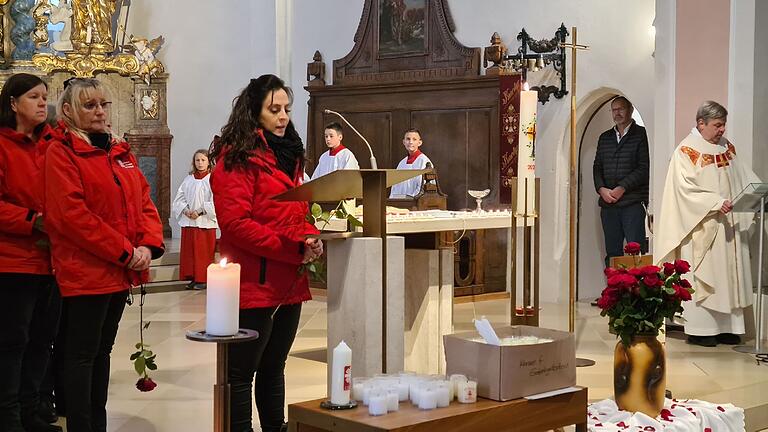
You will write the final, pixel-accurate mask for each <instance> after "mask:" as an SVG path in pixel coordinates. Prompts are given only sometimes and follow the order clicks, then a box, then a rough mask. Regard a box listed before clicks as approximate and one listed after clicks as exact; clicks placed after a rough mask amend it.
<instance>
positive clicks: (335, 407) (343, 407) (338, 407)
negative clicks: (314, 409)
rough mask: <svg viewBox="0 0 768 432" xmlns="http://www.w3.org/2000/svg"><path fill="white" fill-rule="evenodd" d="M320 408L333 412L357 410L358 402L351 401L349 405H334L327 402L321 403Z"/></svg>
mask: <svg viewBox="0 0 768 432" xmlns="http://www.w3.org/2000/svg"><path fill="white" fill-rule="evenodd" d="M320 408H323V409H327V410H331V411H337V410H348V409H353V408H357V401H356V400H352V399H350V400H349V403H348V404H335V403H332V402H331V401H330V400H325V401H322V402H320Z"/></svg>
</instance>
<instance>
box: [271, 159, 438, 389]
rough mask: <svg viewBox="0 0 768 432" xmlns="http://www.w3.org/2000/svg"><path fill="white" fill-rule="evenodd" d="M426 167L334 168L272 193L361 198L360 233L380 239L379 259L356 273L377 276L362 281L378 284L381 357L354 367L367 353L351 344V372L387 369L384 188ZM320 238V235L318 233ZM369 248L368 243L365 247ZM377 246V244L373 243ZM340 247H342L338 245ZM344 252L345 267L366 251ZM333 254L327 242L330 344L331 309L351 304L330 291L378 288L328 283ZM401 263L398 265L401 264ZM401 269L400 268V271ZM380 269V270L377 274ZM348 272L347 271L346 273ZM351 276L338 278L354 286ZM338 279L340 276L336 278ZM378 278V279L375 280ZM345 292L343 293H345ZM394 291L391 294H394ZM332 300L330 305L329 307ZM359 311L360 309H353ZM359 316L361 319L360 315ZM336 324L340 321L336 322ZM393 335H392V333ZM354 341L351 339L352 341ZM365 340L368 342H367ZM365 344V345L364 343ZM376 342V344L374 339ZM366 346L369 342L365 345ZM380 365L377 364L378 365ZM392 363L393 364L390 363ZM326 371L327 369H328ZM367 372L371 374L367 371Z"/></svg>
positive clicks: (303, 197) (324, 199)
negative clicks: (373, 264) (321, 174)
mask: <svg viewBox="0 0 768 432" xmlns="http://www.w3.org/2000/svg"><path fill="white" fill-rule="evenodd" d="M430 171H431V170H429V169H424V170H396V169H361V170H339V171H334V172H332V173H330V174H328V175H325V176H322V177H320V178H317V179H315V180H312V181H310V182H307V183H305V184H303V185H301V186H299V187H297V188H294V189H291V190H289V191H287V192H283V193H282V194H280V195H277V196H275V199H276V200H279V201H308V202H318V203H323V202H334V203H335V202H339V201H341V200H344V199H349V198H362V201H363V211H364V214H363V232H362V236H361V237H363V238H374V239H378V240H379V241H380V243H377V244H380V245H381V246H380V250H379V251H377V252H379V253H380V254H381V255H380V256H381V261H380V262H378V263H376V265H375V267H376V268H369V267H366V265H367V263H368V261H364V262H362V263H360V267H361V268H359V269H357V271H359V272H366V273H367V272H369V271H374V272H376V273H378V275H374V276H375V277H374V278H373V279H371V281H372V282H370V281H369V282H366V283H365V284H366V285H367V284H370V283H373V284H375V285H379V284H380V286H381V322H380V323H377V325H376V328H378V326H379V325H380V326H381V341H380V347H381V358H380V359H378V358H377V359H372V360H370V361H368V359H365V361H366V362H367V363H366V364H367V365H369V366H368V367H360V368H356V367H355V365H354V363H355V362H356V358H358V359H359V358H361V357H363V358H365V356H366V353H367V352H369V351H370V350H368V349H367V348H365V347H362V349H358V350H356V349H355V347H354V346H352V345H350V346H352V349H353V352H355V353H356V354H355V358H353V371H355V372H354V373H355V374H358V373H360V372H371V371H370V365H372V364H376V365H377V368H378V369H380V370H378V371H374V372H380V373H386V372H387V340H388V337H387V304H388V302H389V300H390V299H389V296H388V293H387V274H388V272H387V270H388V269H387V259H388V254H387V243H388V239H387V219H386V201H387V197H388V194H387V188H389V187H391V186H393V185H395V184H397V183H400V182H402V181H405V180H408V179H410V178H412V177H416V176H418V175H422V174H425V173H427V172H430ZM355 234H356V233H344V234H342V235H341V236H339V234H331V235H329V236H328V237H326V238H329V239H330V238H340V237H341V238H351V237H360V236H359V235H355ZM321 238H323V236H321ZM366 247H370V246H366ZM376 247H378V246H376ZM339 249H343V248H339ZM345 250H346V251H347V252H345V253H350V252H349V251H353V250H354V251H356V252H352V253H351V254H352V256H350V257H346V259H344V263H345V264H344V265H345V267H346V268H347V269H348V268H349V267H350V265H349V263H351V262H352V260H354V259H359V260H364V259H365V258H366V257H364V256H361V255H363V254H365V253H366V252H362V251H360V250H357V249H348V250H347V249H345ZM332 255H334V254H333V253H332V251H331V248H330V245H329V250H328V258H329V280H328V302H329V322H328V327H329V328H328V331H329V332H328V335H329V344H330V343H334V342H335V341H333V340H332V337H331V333H332V329H331V327H332V326H336V325H337V324H336V321H335V320H334V319H332V318H331V313H332V311H331V309H332V308H335V307H336V305H337V304H338V305H340V306H339V308H343V307H345V306H346V307H348V308H352V307H353V305H352V304H351V303H350V302H351V300H350V301H348V300H349V299H348V298H336V297H334V296H335V295H336V293H334V292H333V291H334V290H338V291H341V294H339V295H340V296H350V293H349V292H348V291H351V290H353V289H354V290H356V293H358V297H359V296H360V295H363V296H364V295H365V290H368V289H371V290H374V291H375V292H378V291H377V290H378V287H369V286H365V287H359V286H355V287H353V286H348V287H338V286H332V284H331V282H332V281H331V274H330V273H331V268H330V267H331V257H332ZM401 265H402V264H401ZM401 271H402V270H401ZM379 272H380V273H379ZM347 273H350V272H347ZM354 276H355V275H353V277H347V278H346V279H344V278H342V279H343V280H344V281H346V284H347V285H350V284H352V285H354V284H355V283H353V282H350V281H352V280H353V279H355V278H354ZM366 276H367V277H370V276H371V275H368V274H366ZM340 280H341V279H340ZM379 281H380V282H379ZM358 283H359V281H358ZM345 288H346V289H345ZM345 292H346V293H345ZM394 294H395V293H393V295H394ZM399 298H402V294H399ZM332 303H333V304H334V305H333V306H332ZM333 312H334V313H335V309H334V311H333ZM355 312H360V311H355ZM361 319H363V318H361ZM365 319H370V317H365ZM347 323H348V325H354V323H352V318H349V320H348V321H347ZM339 325H340V324H339ZM392 336H396V335H392ZM352 342H353V343H354V341H352ZM347 343H350V341H349V340H347ZM367 343H370V341H369V342H367ZM367 343H366V344H367ZM377 345H379V343H378V341H377ZM368 346H369V345H368ZM332 348H333V347H332V346H330V345H329V346H328V351H329V352H330V351H331V350H332ZM398 356H399V357H402V355H401V354H399V353H398ZM378 365H380V366H378ZM393 366H395V365H393ZM329 370H330V368H329ZM371 375H373V374H372V373H371Z"/></svg>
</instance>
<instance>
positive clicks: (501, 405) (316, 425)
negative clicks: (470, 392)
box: [288, 388, 587, 432]
mask: <svg viewBox="0 0 768 432" xmlns="http://www.w3.org/2000/svg"><path fill="white" fill-rule="evenodd" d="M322 401H323V399H316V400H311V401H307V402H302V403H296V404H291V405H288V430H289V431H290V432H324V431H332V432H385V431H387V432H406V431H407V432H434V431H439V432H475V431H494V432H507V431H509V432H512V431H514V432H542V431H548V430H553V429H557V428H560V427H563V426H569V425H576V431H577V432H586V430H587V388H582V389H581V390H579V391H577V392H574V393H567V394H562V395H558V396H553V397H549V398H545V399H539V400H526V399H515V400H512V401H508V402H496V401H492V400H488V399H481V398H479V399H478V400H477V403H475V404H460V403H458V402H452V403H451V405H450V406H449V407H447V408H438V409H435V410H430V411H422V410H419V409H418V408H417V407H414V406H413V405H412V404H411V403H410V402H403V403H400V410H399V411H397V412H392V413H388V414H386V415H384V416H381V417H373V416H370V415H368V408H367V407H364V406H362V405H360V406H358V407H357V408H356V409H353V410H347V411H328V410H325V409H322V408H320V402H322Z"/></svg>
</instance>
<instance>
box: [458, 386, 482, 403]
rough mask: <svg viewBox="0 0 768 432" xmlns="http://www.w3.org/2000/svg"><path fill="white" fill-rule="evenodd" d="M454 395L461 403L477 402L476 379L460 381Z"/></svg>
mask: <svg viewBox="0 0 768 432" xmlns="http://www.w3.org/2000/svg"><path fill="white" fill-rule="evenodd" d="M456 395H457V397H458V399H459V402H461V403H475V402H477V381H465V382H460V383H459V384H458V392H457V393H456Z"/></svg>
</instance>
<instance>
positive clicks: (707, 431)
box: [587, 399, 745, 432]
mask: <svg viewBox="0 0 768 432" xmlns="http://www.w3.org/2000/svg"><path fill="white" fill-rule="evenodd" d="M587 424H588V427H587V430H588V431H590V432H616V431H627V432H630V431H631V432H635V431H643V432H645V431H649V432H660V431H673V432H696V431H700V432H742V431H744V430H745V429H744V410H743V409H741V408H739V407H736V406H733V405H731V404H714V403H710V402H705V401H700V400H695V399H680V400H678V399H667V400H665V401H664V409H663V410H662V411H661V414H660V415H659V416H658V417H656V418H655V419H653V418H650V417H648V416H647V415H645V414H643V413H634V414H633V413H631V412H628V411H619V408H618V407H617V406H616V403H615V402H614V401H613V400H611V399H605V400H602V401H600V402H595V403H593V404H591V405H589V406H588V407H587Z"/></svg>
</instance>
